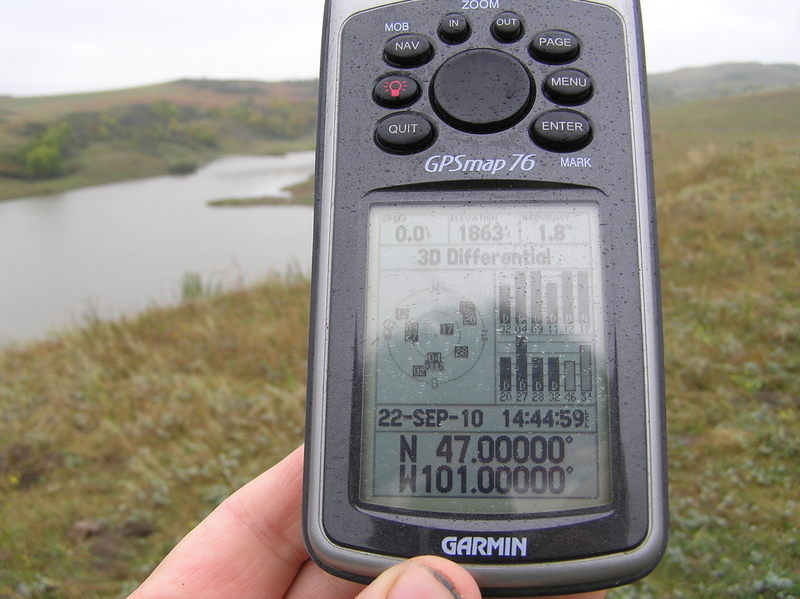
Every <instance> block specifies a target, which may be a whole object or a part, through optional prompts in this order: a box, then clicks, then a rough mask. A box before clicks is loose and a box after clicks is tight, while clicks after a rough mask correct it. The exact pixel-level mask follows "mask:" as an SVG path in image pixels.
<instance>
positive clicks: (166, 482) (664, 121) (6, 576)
mask: <svg viewBox="0 0 800 599" xmlns="http://www.w3.org/2000/svg"><path fill="white" fill-rule="evenodd" d="M743 117H746V118H743ZM798 127H800V90H790V91H781V92H767V93H757V94H751V95H747V96H737V97H729V98H723V99H715V100H708V101H699V102H694V103H691V104H686V105H676V106H670V107H667V108H661V109H656V110H654V111H653V139H654V142H655V154H656V176H657V195H658V202H657V203H658V218H659V228H660V239H661V243H660V248H661V273H662V292H663V310H664V333H665V357H666V389H667V410H668V448H669V461H670V501H671V507H670V514H671V520H672V524H671V536H670V542H669V546H668V549H667V553H666V556H665V558H664V560H663V562H662V564H661V565H660V566H659V567H658V568H657V569H656V570H655V571H654V573H653V574H652V575H650V576H649V577H648V578H647V579H645V580H644V581H642V582H639V583H637V584H635V585H631V586H629V587H624V588H622V589H619V590H616V591H613V592H611V593H609V595H608V598H609V599H678V598H684V599H695V598H696V599H718V598H719V597H730V598H734V599H737V598H738V599H790V598H791V597H798V596H800V576H798V572H800V538H799V537H798V534H797V531H798V528H797V522H798V519H799V518H800V503H798V497H797V489H798V487H800V308H799V306H800V287H798V284H797V281H798V280H800V229H798V226H797V223H798V222H800V141H798V140H800V137H798V131H797V128H798ZM243 209H246V208H243ZM308 294H309V285H308V282H307V281H303V280H296V279H288V280H286V279H284V280H276V279H274V280H271V281H268V282H267V283H265V284H264V285H261V286H258V287H255V288H253V289H245V290H240V291H237V292H233V293H229V294H225V295H221V296H212V297H199V298H195V299H192V300H190V301H186V302H184V303H183V304H182V305H180V306H178V307H175V308H170V309H159V308H152V309H150V310H148V311H147V312H145V313H144V314H142V315H141V316H139V317H138V318H136V319H132V320H126V321H122V322H112V323H105V322H94V323H92V324H91V326H89V327H88V328H87V329H84V330H80V331H74V332H73V333H70V334H64V335H61V336H58V337H54V338H53V339H51V340H49V341H47V342H44V343H39V344H35V345H30V346H21V347H17V348H12V349H9V350H6V351H3V352H0V597H3V598H5V597H8V598H16V597H19V596H23V597H52V598H54V599H55V598H59V599H61V598H63V599H72V598H76V599H77V598H79V597H80V598H81V599H94V598H101V597H103V598H105V597H124V596H125V594H126V593H127V592H129V591H130V590H132V588H134V587H135V586H136V584H137V582H138V581H140V580H142V579H143V578H144V577H145V576H146V575H147V574H148V572H150V571H151V570H152V569H153V568H154V567H155V565H156V564H157V563H158V561H159V560H160V559H161V558H162V557H163V556H164V555H165V554H166V552H168V551H169V550H170V549H171V548H172V547H173V546H174V544H175V543H176V542H177V540H178V539H179V538H180V537H181V536H182V535H184V534H185V533H186V532H188V531H189V530H190V529H191V528H192V526H193V525H194V524H195V523H196V522H198V521H199V520H200V519H201V518H202V517H203V516H204V515H206V514H207V513H208V512H209V511H210V510H211V509H213V507H214V506H215V505H217V504H218V503H219V502H220V501H221V500H222V499H223V498H224V497H225V496H226V495H227V494H228V493H230V492H231V491H232V490H234V489H235V488H237V487H238V486H240V485H241V484H243V483H244V482H245V481H246V480H247V479H248V478H250V477H252V476H254V475H255V474H256V473H258V472H260V471H261V470H263V469H265V468H267V467H269V466H271V465H272V464H274V463H275V462H276V461H277V460H278V459H280V458H281V457H283V456H284V455H285V454H286V453H287V452H288V451H289V450H290V449H291V448H293V447H295V446H296V445H298V444H300V443H301V442H302V421H303V401H304V399H303V398H304V381H305V369H306V339H307V327H308Z"/></svg>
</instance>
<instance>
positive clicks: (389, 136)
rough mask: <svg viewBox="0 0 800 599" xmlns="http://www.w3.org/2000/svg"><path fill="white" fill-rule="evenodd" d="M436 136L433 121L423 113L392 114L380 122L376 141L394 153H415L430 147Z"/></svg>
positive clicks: (386, 150) (385, 149)
mask: <svg viewBox="0 0 800 599" xmlns="http://www.w3.org/2000/svg"><path fill="white" fill-rule="evenodd" d="M435 138H436V130H435V129H434V128H433V125H432V124H431V122H430V121H429V120H428V119H426V118H425V117H424V116H422V115H421V114H416V113H414V112H402V113H396V114H390V115H389V116H387V117H386V118H384V119H381V121H379V122H378V126H377V127H376V128H375V143H376V144H378V147H379V148H381V149H382V150H384V151H385V152H391V153H392V154H414V153H416V152H421V151H422V150H424V149H426V148H428V147H430V145H431V144H432V143H433V140H434V139H435Z"/></svg>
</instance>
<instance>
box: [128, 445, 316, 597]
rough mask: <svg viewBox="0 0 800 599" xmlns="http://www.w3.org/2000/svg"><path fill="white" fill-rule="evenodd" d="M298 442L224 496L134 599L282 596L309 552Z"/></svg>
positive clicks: (301, 465)
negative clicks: (303, 520)
mask: <svg viewBox="0 0 800 599" xmlns="http://www.w3.org/2000/svg"><path fill="white" fill-rule="evenodd" d="M302 471H303V449H302V447H301V448H299V449H298V450H296V451H294V452H293V453H292V454H290V455H289V456H288V457H287V458H285V459H284V460H283V461H282V462H280V463H279V464H277V465H276V466H275V467H273V468H271V469H270V470H268V471H267V472H265V473H264V474H262V475H261V476H259V477H258V478H256V479H255V480H253V481H251V482H250V483H248V484H247V485H245V486H244V487H242V488H241V489H239V490H238V491H237V492H236V493H234V494H233V495H231V496H230V497H229V498H228V499H226V500H225V501H224V502H223V503H222V504H221V505H220V506H219V507H218V508H217V509H216V510H214V512H213V513H212V514H211V515H210V516H208V518H206V519H205V520H204V521H203V522H201V523H200V524H199V525H198V526H197V527H196V528H195V529H194V530H193V531H192V532H190V533H189V534H188V535H187V536H186V537H185V538H184V539H183V540H182V541H181V542H180V543H179V544H178V545H177V546H176V547H175V549H173V550H172V552H171V553H170V554H169V555H168V556H167V557H166V558H165V559H164V561H163V562H161V564H160V565H159V566H158V568H156V570H155V571H154V572H153V574H152V575H151V576H150V578H148V579H147V580H146V581H145V582H144V583H143V584H142V586H140V587H139V589H137V591H136V592H134V593H133V595H131V599H147V598H155V597H158V599H183V598H186V599H189V598H191V599H205V598H208V599H212V598H213V599H218V598H219V597H237V599H251V598H252V599H279V598H281V597H283V595H284V593H285V592H286V590H287V589H288V588H289V587H290V585H291V584H292V581H293V580H294V578H295V576H296V574H297V572H298V570H299V569H300V567H301V565H302V564H303V563H304V562H305V561H306V560H308V554H307V553H306V550H305V547H304V546H303V540H302V532H301V496H302V478H303V477H302Z"/></svg>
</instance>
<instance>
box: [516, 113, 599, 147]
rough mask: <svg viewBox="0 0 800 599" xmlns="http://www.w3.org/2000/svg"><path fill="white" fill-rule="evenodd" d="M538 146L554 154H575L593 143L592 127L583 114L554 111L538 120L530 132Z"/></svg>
mask: <svg viewBox="0 0 800 599" xmlns="http://www.w3.org/2000/svg"><path fill="white" fill-rule="evenodd" d="M530 134H531V138H532V139H533V141H534V142H535V143H536V145H538V146H540V147H542V148H544V149H546V150H552V151H554V152H573V151H575V150H580V149H581V148H585V147H586V146H587V145H588V144H589V142H590V141H592V125H591V123H589V119H587V118H586V117H585V116H583V115H582V114H579V113H577V112H572V111H569V110H554V111H552V112H547V113H545V114H543V115H541V116H540V117H539V118H537V119H536V120H535V121H534V122H533V125H531V130H530Z"/></svg>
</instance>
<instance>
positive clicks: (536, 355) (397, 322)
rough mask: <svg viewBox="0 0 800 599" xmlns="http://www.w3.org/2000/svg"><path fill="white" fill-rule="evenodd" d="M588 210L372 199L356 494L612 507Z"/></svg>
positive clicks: (597, 261) (596, 261)
mask: <svg viewBox="0 0 800 599" xmlns="http://www.w3.org/2000/svg"><path fill="white" fill-rule="evenodd" d="M603 306H604V302H603V290H602V272H601V247H600V225H599V216H598V208H597V206H596V205H594V204H588V203H566V202H565V203H558V204H554V203H547V204H537V205H531V204H524V205H521V204H484V205H480V206H478V205H475V206H469V205H467V206H464V205H459V206H453V205H445V204H442V205H438V206H430V205H424V206H423V205H412V206H381V205H375V206H372V207H371V208H370V216H369V242H368V298H367V312H366V326H365V331H366V344H365V346H366V347H365V364H364V404H363V410H362V414H363V421H362V445H363V447H362V463H361V465H360V467H361V476H360V497H361V500H362V501H363V502H365V503H368V504H374V505H378V506H385V507H393V508H405V509H409V510H421V511H427V512H447V513H456V514H458V513H464V514H493V513H498V514H502V513H512V514H513V513H518V514H523V513H524V514H529V513H530V514H536V513H543V512H554V511H564V510H574V509H585V508H591V507H595V506H600V505H604V504H606V503H609V502H610V499H611V498H610V488H611V484H610V477H611V474H612V473H611V468H610V458H609V454H610V452H609V432H608V431H609V424H608V423H609V415H608V411H609V408H608V402H609V400H608V388H607V387H608V385H607V379H608V374H607V371H606V370H607V366H606V362H607V360H606V354H605V349H604V342H605V328H604V324H603V321H604V318H603V315H604V308H603Z"/></svg>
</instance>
